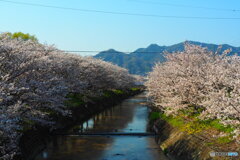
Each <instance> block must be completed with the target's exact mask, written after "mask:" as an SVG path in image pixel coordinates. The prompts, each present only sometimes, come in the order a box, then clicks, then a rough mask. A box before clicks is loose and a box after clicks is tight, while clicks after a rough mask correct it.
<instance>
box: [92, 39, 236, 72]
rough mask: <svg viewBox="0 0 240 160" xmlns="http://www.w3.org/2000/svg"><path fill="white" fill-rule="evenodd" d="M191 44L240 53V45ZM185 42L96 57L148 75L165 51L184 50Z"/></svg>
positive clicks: (104, 53)
mask: <svg viewBox="0 0 240 160" xmlns="http://www.w3.org/2000/svg"><path fill="white" fill-rule="evenodd" d="M187 42H188V43H190V44H194V45H198V46H201V47H205V48H207V49H208V50H210V51H213V52H216V51H217V49H218V47H219V46H222V48H221V50H220V53H222V52H223V51H224V50H226V49H230V48H231V49H232V52H231V53H230V55H232V54H235V53H237V54H238V55H240V47H233V46H230V45H228V44H223V45H216V44H208V43H201V42H195V41H187ZM184 44H185V42H182V43H178V44H174V45H171V46H159V45H157V44H151V45H149V46H148V47H147V48H139V49H137V50H135V51H134V52H131V53H129V54H126V53H123V52H119V51H116V50H114V49H109V50H107V51H103V52H100V53H98V54H97V55H96V56H94V57H95V58H98V59H102V60H104V61H107V62H112V63H113V64H117V65H118V66H121V67H123V68H126V69H128V70H129V73H131V74H138V75H146V74H147V73H148V72H150V71H151V70H152V67H153V66H154V65H155V63H157V62H164V61H165V58H164V56H163V52H164V51H167V52H170V53H171V52H177V51H183V50H184Z"/></svg>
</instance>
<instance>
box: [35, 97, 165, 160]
mask: <svg viewBox="0 0 240 160" xmlns="http://www.w3.org/2000/svg"><path fill="white" fill-rule="evenodd" d="M146 102H147V98H146V97H145V94H144V93H143V94H140V95H137V96H134V97H132V98H129V99H127V100H125V101H123V102H122V103H121V104H119V105H116V106H114V107H112V108H109V109H107V110H105V111H104V112H102V113H100V114H98V115H95V116H94V117H92V118H91V119H89V120H88V121H86V122H84V123H81V124H77V125H75V126H74V127H72V128H71V129H69V130H67V131H64V132H61V133H58V134H56V136H54V138H53V139H52V140H51V141H49V142H48V144H47V146H46V149H45V150H43V151H42V152H41V153H39V154H38V155H37V156H36V157H35V159H34V160H52V159H54V160H167V158H166V157H165V155H164V154H163V152H162V151H161V149H160V148H159V147H158V145H157V144H156V142H155V135H154V133H150V132H148V131H147V124H148V114H149V108H148V107H147V104H146Z"/></svg>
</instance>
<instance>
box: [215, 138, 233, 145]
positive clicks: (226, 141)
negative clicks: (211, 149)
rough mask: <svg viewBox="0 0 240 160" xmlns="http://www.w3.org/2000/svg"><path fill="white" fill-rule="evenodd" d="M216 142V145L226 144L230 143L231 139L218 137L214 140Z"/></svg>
mask: <svg viewBox="0 0 240 160" xmlns="http://www.w3.org/2000/svg"><path fill="white" fill-rule="evenodd" d="M216 142H217V143H218V144H227V143H230V142H232V138H231V136H224V137H219V138H217V139H216Z"/></svg>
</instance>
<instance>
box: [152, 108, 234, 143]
mask: <svg viewBox="0 0 240 160" xmlns="http://www.w3.org/2000/svg"><path fill="white" fill-rule="evenodd" d="M202 111H203V108H200V107H195V106H189V108H187V109H185V110H181V111H179V113H178V114H177V115H175V116H172V115H166V114H164V113H160V112H152V113H151V114H150V121H155V120H157V119H162V120H164V121H166V122H167V123H169V124H170V125H172V126H173V127H177V128H179V129H180V130H181V131H183V132H186V133H187V134H196V133H200V132H203V131H211V130H217V131H218V132H224V133H226V135H227V136H224V137H219V138H215V140H214V142H210V143H209V144H207V145H212V144H216V143H217V144H226V143H229V142H231V141H232V136H233V135H232V134H231V133H232V132H233V131H234V129H235V128H234V127H232V126H230V125H228V126H225V125H223V124H222V123H221V122H220V120H219V119H207V120H201V119H199V118H198V116H199V115H200V114H201V112H202Z"/></svg>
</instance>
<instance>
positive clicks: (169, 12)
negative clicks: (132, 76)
mask: <svg viewBox="0 0 240 160" xmlns="http://www.w3.org/2000/svg"><path fill="white" fill-rule="evenodd" d="M13 1H15V2H25V3H37V4H44V5H52V6H60V7H71V8H80V9H91V10H102V11H112V12H127V13H140V14H155V15H163V16H197V17H222V18H223V17H231V18H240V1H239V0H145V1H144V0H142V1H141V0H139V1H138V0H13ZM165 3H169V4H174V5H188V6H199V7H206V8H219V9H236V10H238V11H226V10H218V9H217V10H214V9H206V8H205V9H204V8H196V7H195V8H193V7H183V6H182V7H179V6H169V5H166V4H165ZM0 17H1V20H0V31H1V32H4V31H10V32H17V31H22V32H27V33H30V34H35V35H36V36H37V37H38V39H39V40H40V41H41V42H46V43H48V44H55V45H56V46H57V47H58V48H60V49H65V50H106V49H109V48H114V49H117V50H120V51H133V50H135V49H137V48H139V47H146V46H148V45H149V44H151V43H157V44H159V45H171V44H175V43H179V42H182V41H185V40H194V41H201V42H208V43H217V44H223V43H228V44H230V45H234V46H240V19H235V20H206V19H174V18H159V17H158V18H157V17H147V16H146V17H144V16H128V15H114V14H104V13H91V12H81V11H72V10H62V9H53V8H43V7H36V6H27V5H20V4H13V3H7V2H4V1H1V0H0Z"/></svg>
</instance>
